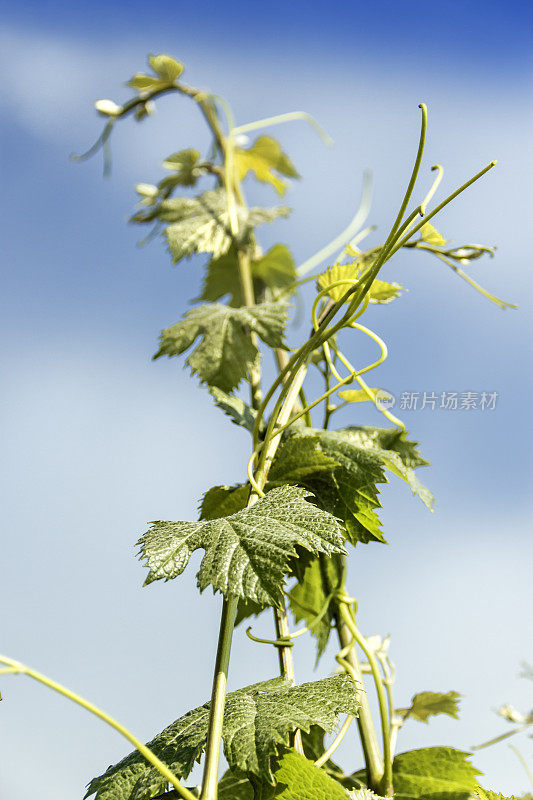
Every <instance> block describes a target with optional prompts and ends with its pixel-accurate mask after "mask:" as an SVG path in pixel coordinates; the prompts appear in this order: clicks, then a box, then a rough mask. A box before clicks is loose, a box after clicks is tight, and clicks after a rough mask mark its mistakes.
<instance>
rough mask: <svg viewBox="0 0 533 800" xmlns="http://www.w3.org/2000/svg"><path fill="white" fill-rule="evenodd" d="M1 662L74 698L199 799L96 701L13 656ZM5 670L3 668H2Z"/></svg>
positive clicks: (186, 794) (183, 793) (185, 794)
mask: <svg viewBox="0 0 533 800" xmlns="http://www.w3.org/2000/svg"><path fill="white" fill-rule="evenodd" d="M0 663H2V664H6V665H7V667H8V671H9V672H13V673H18V674H21V675H27V676H28V677H29V678H33V679H34V680H36V681H39V683H42V684H44V685H45V686H48V688H50V689H53V690H54V691H55V692H58V693H59V694H62V695H63V696H64V697H67V698H68V699H69V700H72V701H73V702H74V703H77V704H78V705H79V706H82V708H85V709H86V710H87V711H90V712H91V714H94V715H95V716H96V717H98V718H99V719H101V720H103V721H104V722H106V723H107V724H108V725H110V726H111V727H112V728H114V729H115V730H116V731H117V732H118V733H120V734H121V735H122V736H124V737H125V738H126V739H127V740H128V741H129V742H131V744H132V745H133V746H134V747H135V748H136V749H137V750H138V751H139V753H141V755H143V756H144V757H145V758H146V760H147V761H148V762H149V763H150V764H151V765H152V766H153V767H155V769H156V770H157V771H158V772H159V773H160V774H161V775H162V776H163V777H164V778H165V779H166V780H167V781H168V782H169V783H171V784H172V786H173V787H174V788H175V790H176V792H177V793H178V795H179V796H180V797H182V798H183V800H197V798H196V795H194V794H193V793H192V792H191V791H189V789H187V788H186V787H185V786H182V785H181V783H180V782H179V780H178V779H177V777H176V776H175V775H174V773H173V772H171V770H169V768H168V767H167V765H166V764H164V763H163V762H162V761H161V760H160V759H159V758H158V757H157V756H156V755H155V753H152V751H151V750H150V749H149V748H148V747H146V745H145V744H143V743H142V742H141V741H140V740H139V739H137V737H136V736H134V735H133V734H132V733H131V732H130V731H129V730H128V729H127V728H125V727H124V725H121V724H120V722H117V720H116V719H113V717H111V716H110V715H109V714H106V712H105V711H102V710H101V709H99V708H98V707H97V706H95V705H94V703H91V702H90V701H89V700H85V699H84V698H83V697H80V695H78V694H76V693H75V692H73V691H71V690H70V689H67V688H66V687H65V686H62V685H61V684H60V683H57V682H56V681H53V680H52V679H51V678H48V677H47V676H46V675H43V674H42V673H40V672H37V671H36V670H34V669H31V667H27V666H26V665H25V664H21V663H20V662H18V661H14V660H13V659H11V658H7V657H6V656H0ZM2 671H3V670H2Z"/></svg>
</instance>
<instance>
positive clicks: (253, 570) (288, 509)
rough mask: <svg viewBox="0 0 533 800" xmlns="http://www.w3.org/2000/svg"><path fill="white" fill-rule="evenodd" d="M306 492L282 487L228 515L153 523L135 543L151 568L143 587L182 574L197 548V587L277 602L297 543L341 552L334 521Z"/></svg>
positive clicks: (314, 549)
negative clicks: (199, 553)
mask: <svg viewBox="0 0 533 800" xmlns="http://www.w3.org/2000/svg"><path fill="white" fill-rule="evenodd" d="M308 496H309V494H308V492H306V491H305V490H303V489H299V488H297V487H295V486H283V487H281V488H279V489H275V490H273V491H271V492H269V493H268V494H267V495H266V496H265V497H264V498H262V499H261V500H259V501H258V502H257V503H256V504H255V505H254V506H251V507H249V508H246V509H243V510H242V511H238V512H237V513H235V514H232V515H231V516H229V517H222V518H219V519H214V520H207V521H200V522H163V521H158V522H154V523H153V524H152V525H153V527H152V528H151V529H150V530H149V531H148V532H147V533H146V534H145V535H144V536H143V537H142V538H141V539H140V541H139V544H140V545H141V558H143V559H145V560H146V565H147V566H148V567H149V570H150V571H149V574H148V577H147V578H146V581H145V585H146V584H149V583H152V581H155V580H160V579H164V580H170V579H172V578H175V577H177V576H178V575H181V573H182V572H183V570H184V569H185V567H186V566H187V564H188V562H189V558H190V556H191V554H192V553H193V552H194V551H195V550H198V549H199V548H202V549H203V550H205V555H204V558H203V560H202V563H201V566H200V571H199V572H198V576H197V577H198V586H199V588H200V590H201V591H203V590H204V589H205V588H206V587H207V586H212V587H213V589H214V590H215V591H216V590H218V591H220V592H222V594H224V595H234V596H236V597H241V598H243V599H246V600H253V601H254V602H256V603H259V604H262V605H279V604H280V603H281V600H282V597H283V594H282V588H283V585H284V576H285V574H286V573H287V572H288V571H289V569H290V566H291V561H293V559H294V558H295V557H296V556H297V554H298V551H297V547H301V548H303V549H304V550H307V551H309V552H310V553H313V554H315V555H316V554H317V553H327V554H328V555H331V554H332V553H343V552H345V551H344V548H343V546H342V542H343V536H342V532H341V528H340V526H339V524H338V522H337V520H336V519H335V518H334V517H333V516H332V515H331V514H327V513H326V512H324V511H321V510H320V509H318V508H317V507H316V506H314V505H313V504H312V503H309V502H308V501H307V500H306V499H305V498H306V497H308Z"/></svg>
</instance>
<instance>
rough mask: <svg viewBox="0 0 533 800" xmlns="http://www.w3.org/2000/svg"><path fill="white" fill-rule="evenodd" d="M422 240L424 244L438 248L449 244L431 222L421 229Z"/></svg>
mask: <svg viewBox="0 0 533 800" xmlns="http://www.w3.org/2000/svg"><path fill="white" fill-rule="evenodd" d="M420 238H421V240H422V241H423V242H427V243H428V244H432V245H435V246H436V247H442V246H443V245H445V244H446V242H447V240H446V239H445V238H444V236H443V235H442V234H441V233H439V232H438V230H437V229H436V228H434V227H433V225H432V224H431V222H426V223H424V225H422V227H421V228H420Z"/></svg>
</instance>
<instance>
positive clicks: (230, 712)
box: [85, 675, 358, 800]
mask: <svg viewBox="0 0 533 800" xmlns="http://www.w3.org/2000/svg"><path fill="white" fill-rule="evenodd" d="M357 709H358V702H357V694H356V689H355V684H354V683H353V681H352V680H351V678H349V677H348V676H346V675H335V676H333V677H332V678H325V679H324V680H321V681H316V682H314V683H307V684H302V685H301V686H293V685H291V684H290V683H288V682H286V681H284V680H283V678H275V679H274V680H271V681H265V682H264V683H257V684H254V685H253V686H248V687H246V688H245V689H239V690H238V691H236V692H231V693H230V694H228V695H227V697H226V708H225V712H224V724H223V729H222V738H223V740H224V754H225V756H226V759H227V761H228V763H229V765H230V767H231V768H232V769H236V770H241V771H244V772H251V773H254V774H255V775H259V776H261V777H262V778H264V779H265V780H266V781H268V782H270V783H273V782H274V779H273V774H272V763H271V762H272V759H273V758H275V757H276V755H277V753H278V748H279V747H280V746H281V747H283V746H285V747H288V746H289V740H290V734H291V733H292V731H294V730H295V729H296V728H301V729H302V730H309V728H310V726H311V725H319V726H320V727H321V728H322V729H323V730H325V731H331V730H333V728H334V727H335V725H336V723H337V715H338V714H340V713H346V714H357ZM209 710H210V704H209V703H206V704H205V705H203V706H201V707H199V708H196V709H194V710H193V711H189V712H188V713H187V714H186V715H185V716H184V717H181V718H180V719H178V720H177V721H176V722H173V723H172V724H171V725H169V726H168V728H165V730H164V731H162V732H161V733H159V734H158V735H157V736H156V737H155V738H154V739H152V741H151V742H149V743H148V747H149V748H150V750H152V751H153V752H154V753H155V754H156V755H157V756H158V757H159V758H160V759H161V760H162V761H163V762H164V763H165V764H167V765H168V766H169V767H170V769H171V770H172V771H173V772H174V774H175V775H176V776H177V777H178V778H186V777H187V776H188V775H189V773H190V771H191V769H192V768H193V766H194V763H195V761H199V759H200V757H201V755H202V752H203V751H204V749H205V746H206V742H207V733H208V726H209ZM159 791H161V776H160V775H159V773H158V772H157V771H156V770H155V769H154V768H153V767H152V766H151V765H150V764H149V763H148V762H147V761H146V760H145V758H144V757H143V756H142V755H141V754H140V753H139V752H138V751H134V752H133V753H130V755H128V756H126V758H124V759H122V761H120V762H119V763H118V764H115V766H112V767H109V769H108V770H107V771H106V772H105V773H104V774H103V775H101V776H100V777H98V778H94V779H93V780H92V781H91V782H90V784H89V787H88V789H87V793H86V795H85V797H89V796H90V795H92V794H96V797H95V800H148V798H151V797H153V796H154V795H155V794H157V793H158V792H159Z"/></svg>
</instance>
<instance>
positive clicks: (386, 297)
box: [368, 278, 405, 304]
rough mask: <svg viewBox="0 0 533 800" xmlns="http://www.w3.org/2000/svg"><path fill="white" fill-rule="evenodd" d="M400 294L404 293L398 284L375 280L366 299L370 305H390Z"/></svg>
mask: <svg viewBox="0 0 533 800" xmlns="http://www.w3.org/2000/svg"><path fill="white" fill-rule="evenodd" d="M400 292H405V289H404V288H403V286H400V284H399V283H387V282H386V281H380V280H378V278H376V280H375V281H373V282H372V285H371V286H370V289H369V292H368V297H369V299H370V302H371V303H380V304H384V303H390V302H391V300H394V298H395V297H399V296H400Z"/></svg>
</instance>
